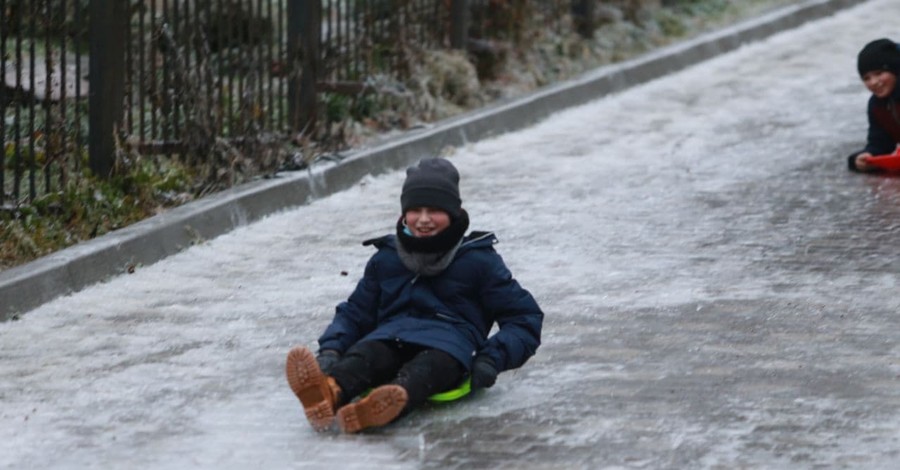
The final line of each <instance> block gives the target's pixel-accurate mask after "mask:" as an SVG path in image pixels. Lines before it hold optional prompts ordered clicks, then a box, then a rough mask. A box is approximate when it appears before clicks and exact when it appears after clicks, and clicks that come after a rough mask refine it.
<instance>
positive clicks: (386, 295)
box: [319, 232, 544, 371]
mask: <svg viewBox="0 0 900 470" xmlns="http://www.w3.org/2000/svg"><path fill="white" fill-rule="evenodd" d="M496 242H497V239H496V238H495V237H494V234H493V233H485V232H474V233H472V234H470V235H469V236H467V237H466V238H465V239H464V240H463V243H462V245H461V246H460V247H459V249H458V250H457V252H456V256H455V257H454V259H453V261H452V262H451V263H450V265H449V266H447V268H446V269H445V270H444V271H442V272H441V273H440V274H438V275H437V276H433V277H425V276H417V275H416V274H415V273H414V272H412V271H410V270H409V269H407V268H406V266H404V264H403V262H401V260H400V257H399V255H398V253H397V248H396V243H397V239H396V236H395V235H387V236H385V237H382V238H379V239H377V240H374V241H371V242H368V243H371V244H374V245H375V246H376V247H377V248H378V252H377V253H375V255H373V256H372V258H371V259H369V262H368V264H367V265H366V269H365V274H364V275H363V278H362V279H361V280H360V281H359V283H358V284H357V286H356V289H355V290H354V291H353V293H352V294H351V295H350V297H349V298H348V299H347V300H346V301H345V302H341V303H340V304H339V305H338V306H337V308H336V314H335V317H334V320H333V321H332V323H331V325H329V326H328V328H327V329H326V330H325V332H324V333H323V334H322V336H321V337H320V338H319V347H320V348H321V349H334V350H337V351H339V352H341V353H344V352H345V351H347V349H348V348H349V347H350V346H352V345H353V344H354V343H357V342H359V341H368V340H399V341H403V342H408V343H413V344H418V345H423V346H426V347H430V348H434V349H438V350H441V351H444V352H446V353H448V354H450V355H451V356H453V357H454V358H456V359H457V360H458V361H459V362H460V363H461V364H463V366H464V367H466V369H467V370H468V369H470V368H471V365H472V359H473V356H475V355H476V354H486V355H487V356H489V357H490V358H491V359H493V360H494V363H495V364H496V366H497V368H498V370H500V371H504V370H508V369H514V368H516V367H519V366H521V365H522V364H524V363H525V361H527V360H528V358H530V357H531V356H532V355H534V353H535V351H536V350H537V348H538V346H539V345H540V343H541V326H542V324H543V318H544V314H543V312H542V311H541V309H540V307H538V305H537V302H536V301H535V300H534V297H532V295H531V294H530V293H529V292H528V291H527V290H525V289H524V288H522V287H521V286H520V285H519V283H518V282H517V281H516V280H515V279H513V277H512V274H511V273H510V271H509V269H508V268H507V267H506V264H505V263H504V262H503V259H502V258H501V257H500V255H499V254H498V253H497V252H496V251H494V248H493V244H494V243H496ZM494 322H496V323H497V324H498V325H499V327H500V328H499V330H498V331H497V332H496V333H495V334H494V335H493V336H491V338H490V339H488V334H489V333H490V331H491V328H492V326H493V324H494Z"/></svg>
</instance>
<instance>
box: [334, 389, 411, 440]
mask: <svg viewBox="0 0 900 470" xmlns="http://www.w3.org/2000/svg"><path fill="white" fill-rule="evenodd" d="M408 399H409V397H408V396H407V394H406V390H404V389H403V387H401V386H399V385H383V386H381V387H378V388H376V389H375V390H372V392H371V393H369V395H367V396H366V397H365V398H363V399H362V400H359V401H358V402H356V403H352V404H350V405H347V406H345V407H343V408H341V409H340V410H338V425H339V426H340V427H341V430H342V431H344V432H346V433H355V432H359V431H362V430H363V429H366V428H371V427H375V426H384V425H385V424H388V423H390V422H391V421H393V420H394V419H395V418H397V416H400V413H401V412H402V411H403V408H404V407H406V402H407V401H408Z"/></svg>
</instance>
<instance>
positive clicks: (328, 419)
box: [285, 347, 334, 431]
mask: <svg viewBox="0 0 900 470" xmlns="http://www.w3.org/2000/svg"><path fill="white" fill-rule="evenodd" d="M285 372H286V375H287V381H288V384H289V385H290V386H291V390H292V391H293V392H294V395H296V396H297V398H298V399H299V400H300V403H302V404H303V411H304V412H305V413H306V419H308V420H309V424H311V425H312V427H313V429H315V430H316V431H324V430H326V429H328V428H329V427H330V426H331V423H332V422H334V406H333V405H332V403H331V402H330V400H329V399H328V397H329V394H330V390H329V387H328V382H327V379H326V377H325V374H323V373H322V371H321V370H320V369H319V363H318V362H316V357H315V356H314V355H313V354H312V352H310V351H309V350H308V349H306V348H302V347H299V348H294V349H292V350H291V351H290V352H289V353H288V357H287V365H286V366H285Z"/></svg>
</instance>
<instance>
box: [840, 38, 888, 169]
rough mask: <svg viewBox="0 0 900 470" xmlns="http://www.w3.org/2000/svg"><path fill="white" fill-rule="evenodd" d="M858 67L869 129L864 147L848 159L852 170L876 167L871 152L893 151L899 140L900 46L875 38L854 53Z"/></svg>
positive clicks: (875, 153)
mask: <svg viewBox="0 0 900 470" xmlns="http://www.w3.org/2000/svg"><path fill="white" fill-rule="evenodd" d="M857 68H858V70H859V76H860V78H862V81H863V83H864V84H865V86H866V88H868V89H869V91H871V92H872V96H871V97H870V98H869V105H868V117H869V132H868V135H867V139H866V148H865V149H863V150H861V151H859V152H855V153H853V154H852V155H850V157H849V158H848V160H847V164H848V166H849V167H850V169H851V170H855V171H864V172H870V171H878V170H879V169H880V168H879V166H877V165H875V164H874V161H873V160H872V157H873V156H877V155H885V154H891V153H894V150H895V149H896V147H897V144H898V143H900V109H898V107H900V87H897V76H898V75H900V48H898V45H897V43H895V42H894V41H892V40H890V39H877V40H875V41H872V42H870V43H868V44H866V46H865V47H863V49H862V50H861V51H860V52H859V55H858V57H857Z"/></svg>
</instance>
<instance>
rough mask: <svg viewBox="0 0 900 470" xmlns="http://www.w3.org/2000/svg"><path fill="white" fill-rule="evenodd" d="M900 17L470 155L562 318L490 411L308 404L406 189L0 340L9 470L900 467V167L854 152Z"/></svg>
mask: <svg viewBox="0 0 900 470" xmlns="http://www.w3.org/2000/svg"><path fill="white" fill-rule="evenodd" d="M898 21H900V9H898V8H896V5H893V4H892V1H890V0H876V1H872V2H868V3H867V4H865V5H863V6H861V7H857V8H854V9H851V10H848V11H846V12H843V13H840V14H838V15H836V16H834V17H832V18H829V19H825V20H822V21H818V22H816V23H813V24H810V25H808V26H805V27H802V28H800V29H798V30H795V31H791V32H787V33H784V34H781V35H778V36H776V37H774V38H772V39H770V40H767V41H764V42H761V43H757V44H754V45H750V46H746V47H744V48H742V49H740V50H739V51H737V52H734V53H731V54H728V55H727V56H723V57H721V58H718V59H715V60H712V61H710V62H707V63H704V64H701V65H699V66H697V67H694V68H691V69H689V70H687V71H685V72H682V73H678V74H675V75H672V76H670V77H667V78H664V79H661V80H658V81H655V82H652V83H649V84H647V85H644V86H640V87H637V88H634V89H632V90H629V91H627V92H625V93H621V94H618V95H615V96H611V97H608V98H605V99H601V100H598V101H596V102H592V103H588V104H586V105H584V106H582V107H580V108H577V109H572V110H569V111H566V112H563V113H559V114H558V115H555V116H554V117H552V118H551V119H548V120H547V121H545V122H544V123H542V124H540V125H538V126H535V127H533V128H530V129H528V130H525V131H522V132H517V133H512V134H508V135H504V136H501V137H498V138H496V139H493V140H490V141H485V142H482V143H478V144H474V145H471V146H469V147H466V148H462V149H458V151H457V152H456V153H455V154H454V155H453V156H452V157H451V158H452V161H453V162H454V163H455V164H456V165H457V166H458V168H459V169H460V171H461V173H462V175H463V182H462V192H463V198H464V205H465V206H466V207H467V209H468V210H469V212H470V214H471V218H472V228H473V229H491V230H494V231H496V232H497V234H498V237H499V238H500V241H501V242H500V244H499V245H498V246H497V249H498V251H499V252H500V253H501V254H502V255H503V256H504V258H505V259H506V261H507V263H508V264H509V265H510V267H511V269H512V271H513V272H514V273H515V275H516V276H517V278H518V279H519V281H520V282H521V283H522V284H523V285H524V286H525V287H527V288H529V290H531V291H532V293H533V294H534V295H535V296H536V297H537V299H538V301H539V302H540V303H541V304H542V306H543V307H544V309H545V311H546V314H547V317H546V323H545V330H544V344H543V346H542V347H541V349H540V350H539V351H538V354H537V356H535V357H534V358H533V360H532V361H531V362H529V363H528V364H526V366H525V367H524V368H522V369H520V370H518V371H514V372H509V373H506V374H503V375H502V376H501V378H500V380H499V382H498V384H497V386H496V387H494V388H493V389H491V390H489V391H487V392H486V393H481V394H479V395H477V396H474V397H471V398H470V399H467V400H463V401H461V402H458V403H454V404H452V405H450V406H444V407H439V408H431V409H425V410H422V411H421V412H417V413H414V414H413V415H411V416H409V417H408V418H406V419H405V420H403V421H401V422H400V423H398V424H396V425H393V426H389V427H387V428H384V429H382V430H378V431H375V432H372V433H367V434H363V435H359V436H343V435H338V434H336V433H332V434H316V433H314V432H312V431H311V430H310V428H309V426H308V425H307V423H306V422H305V419H304V417H303V415H302V411H301V409H300V407H299V404H298V403H297V401H296V399H295V398H294V397H293V395H292V394H291V393H290V390H289V389H288V388H287V386H286V383H285V380H284V378H283V360H284V357H285V354H286V353H287V351H288V349H289V348H290V347H291V346H292V345H295V344H307V345H310V346H313V345H314V342H315V339H316V338H317V337H318V335H319V334H320V333H321V331H322V330H323V328H324V327H325V326H326V324H327V322H328V321H329V319H330V317H331V314H332V312H333V306H334V305H335V304H336V303H337V302H339V301H340V300H342V299H344V298H345V297H346V295H347V294H349V292H350V291H351V289H352V288H353V286H354V284H355V282H356V280H357V279H358V278H359V276H360V275H361V272H362V268H363V266H364V263H365V261H366V260H367V259H368V257H369V255H370V254H371V253H372V250H371V249H370V248H365V247H362V246H360V244H359V242H360V241H361V240H364V239H366V238H370V237H372V236H377V235H380V234H383V233H386V232H388V231H390V230H391V229H392V226H393V222H394V219H395V217H396V216H397V212H398V200H399V188H400V185H401V183H402V180H403V174H402V172H397V173H394V174H390V175H387V176H384V177H379V178H370V179H367V180H366V181H364V182H363V183H362V184H360V185H358V186H357V187H355V188H353V189H351V190H348V191H345V192H342V193H340V194H337V195H334V196H332V197H328V198H326V199H322V200H319V201H315V202H314V203H312V204H310V205H309V206H305V207H301V208H298V209H295V210H291V211H287V212H284V213H282V214H279V215H275V216H272V217H269V218H267V219H265V220H263V221H261V222H258V223H255V224H252V225H251V226H248V227H245V228H241V229H239V230H236V231H234V232H232V233H230V234H228V235H225V236H222V237H220V238H217V239H215V240H212V241H209V242H206V243H203V244H201V245H199V246H196V247H193V248H191V249H190V250H188V251H186V252H184V253H182V254H179V255H176V256H173V257H171V258H168V259H166V260H164V261H162V262H160V263H157V264H155V265H153V266H149V267H146V268H141V269H139V270H138V271H137V272H136V273H135V274H133V275H130V276H125V277H119V278H116V279H113V280H111V281H109V282H107V283H105V284H102V285H97V286H95V287H92V288H90V289H87V290H85V291H83V292H81V293H78V294H75V295H72V296H69V297H67V298H63V299H59V300H56V301H54V302H51V303H48V304H46V305H44V306H42V307H40V308H38V309H36V310H34V311H32V312H30V313H28V314H26V315H25V316H24V317H23V319H22V320H21V321H18V322H13V323H5V324H0V377H2V378H3V380H2V382H0V466H3V467H8V468H35V469H49V468H87V467H96V468H126V467H127V468H155V469H181V468H222V469H228V468H235V469H238V468H248V467H250V468H252V467H257V468H288V467H290V468H322V467H326V466H327V467H328V468H332V467H333V466H334V465H338V467H337V468H442V469H443V468H466V469H469V468H591V469H594V468H710V469H713V468H728V469H731V468H814V467H828V468H867V469H873V468H875V469H879V468H884V469H888V468H891V469H892V468H898V465H900V442H898V439H900V387H898V385H900V379H898V377H900V362H898V360H897V357H898V352H900V347H898V346H897V345H898V344H900V342H898V339H900V328H898V326H900V325H898V323H900V321H898V319H897V312H898V311H900V296H897V295H896V291H897V287H898V283H897V267H896V266H897V254H896V253H897V251H896V246H898V243H900V179H890V178H877V177H866V176H860V175H855V174H850V173H848V172H847V171H846V170H845V160H844V155H846V154H848V153H849V152H850V151H851V150H854V149H855V148H856V147H858V146H860V144H861V142H862V139H863V137H864V134H865V117H864V109H865V101H866V97H867V95H866V93H865V90H864V89H863V88H862V86H861V84H860V82H859V80H858V78H857V77H856V73H855V55H856V52H857V51H858V49H859V48H860V47H861V46H862V45H863V44H864V43H865V42H866V41H867V40H868V39H869V38H877V37H882V36H890V35H891V34H892V33H894V32H895V31H894V30H893V29H890V28H888V27H887V26H885V25H887V24H897V23H898ZM342 271H346V273H347V275H342Z"/></svg>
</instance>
